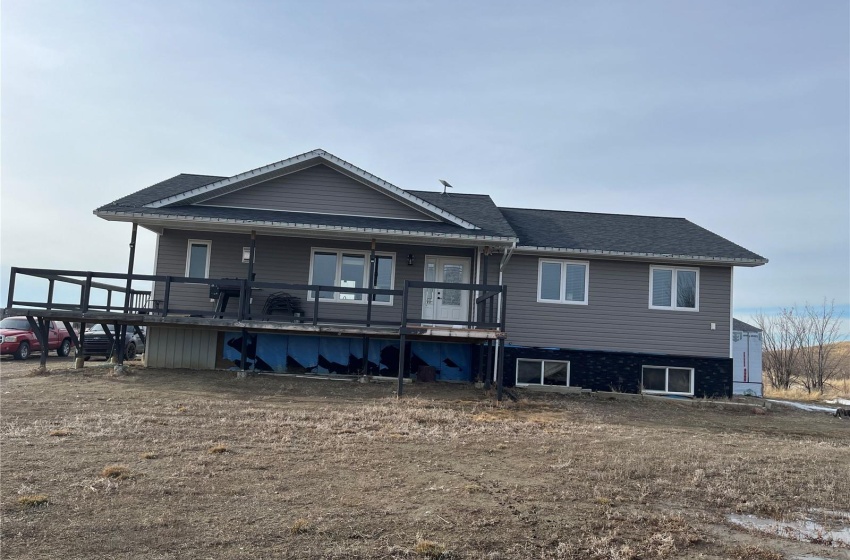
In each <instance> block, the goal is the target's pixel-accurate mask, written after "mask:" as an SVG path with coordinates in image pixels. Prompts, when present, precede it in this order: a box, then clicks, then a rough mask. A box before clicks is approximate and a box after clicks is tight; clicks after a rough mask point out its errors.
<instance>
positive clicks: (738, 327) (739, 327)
mask: <svg viewBox="0 0 850 560" xmlns="http://www.w3.org/2000/svg"><path fill="white" fill-rule="evenodd" d="M732 330H733V331H748V332H761V329H760V328H758V327H754V326H752V325H751V324H749V323H745V322H743V321H739V320H738V319H732Z"/></svg>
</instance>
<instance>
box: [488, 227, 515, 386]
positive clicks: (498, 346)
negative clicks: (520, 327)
mask: <svg viewBox="0 0 850 560" xmlns="http://www.w3.org/2000/svg"><path fill="white" fill-rule="evenodd" d="M516 244H517V242H516V240H514V242H513V243H512V244H511V246H510V247H508V248H507V250H506V251H505V254H504V255H502V260H501V261H500V262H499V285H500V286H501V285H502V281H503V280H502V279H503V278H504V275H505V267H506V266H508V262H509V261H510V260H511V257H512V256H513V254H514V250H515V249H516ZM501 321H502V298H499V301H498V303H497V305H496V322H497V323H500V322H501ZM501 341H502V342H501V343H499V340H496V355H495V356H494V358H495V359H494V360H493V381H495V380H496V375H497V373H498V371H499V365H498V364H499V352H504V351H505V339H504V338H502V339H501Z"/></svg>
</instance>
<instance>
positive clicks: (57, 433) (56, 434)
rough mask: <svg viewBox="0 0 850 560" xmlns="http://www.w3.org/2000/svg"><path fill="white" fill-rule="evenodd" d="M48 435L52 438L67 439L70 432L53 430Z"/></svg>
mask: <svg viewBox="0 0 850 560" xmlns="http://www.w3.org/2000/svg"><path fill="white" fill-rule="evenodd" d="M50 435H51V436H53V437H67V436H70V435H71V431H70V430H63V429H60V430H53V431H52V432H50Z"/></svg>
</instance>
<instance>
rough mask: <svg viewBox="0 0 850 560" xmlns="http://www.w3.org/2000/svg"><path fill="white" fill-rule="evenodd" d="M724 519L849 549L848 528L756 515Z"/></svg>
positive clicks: (739, 524) (734, 515)
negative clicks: (831, 527) (833, 527)
mask: <svg viewBox="0 0 850 560" xmlns="http://www.w3.org/2000/svg"><path fill="white" fill-rule="evenodd" d="M726 519H727V520H728V521H729V523H731V524H733V525H737V526H738V527H741V528H744V529H749V530H755V531H759V532H760V533H766V534H769V535H777V536H780V537H785V538H789V539H794V540H798V541H803V542H813V543H822V544H829V545H832V546H835V547H838V546H841V547H850V527H842V528H840V529H827V528H826V527H824V526H823V525H821V524H820V523H817V522H815V521H812V520H811V519H805V518H804V519H800V520H797V521H777V520H775V519H768V518H766V517H758V516H756V515H738V514H734V513H733V514H729V515H728V516H727V517H726Z"/></svg>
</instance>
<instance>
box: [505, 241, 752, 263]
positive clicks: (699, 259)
mask: <svg viewBox="0 0 850 560" xmlns="http://www.w3.org/2000/svg"><path fill="white" fill-rule="evenodd" d="M516 250H517V251H518V252H519V253H531V254H535V253H560V254H569V255H581V256H600V257H614V258H622V259H639V260H656V261H657V260H666V261H689V262H695V263H705V264H714V265H724V264H725V265H737V266H761V265H763V264H767V262H768V259H744V258H735V257H706V256H695V255H674V254H663V253H637V252H630V251H604V250H600V249H569V248H564V247H534V246H528V245H520V246H517V248H516Z"/></svg>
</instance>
